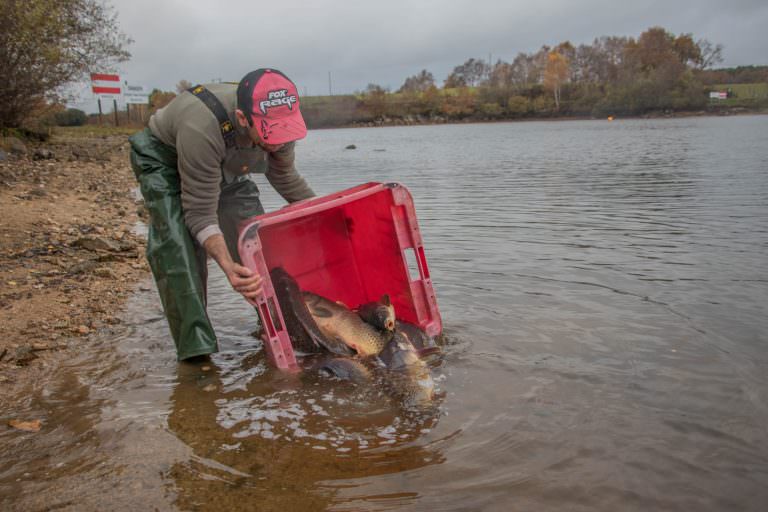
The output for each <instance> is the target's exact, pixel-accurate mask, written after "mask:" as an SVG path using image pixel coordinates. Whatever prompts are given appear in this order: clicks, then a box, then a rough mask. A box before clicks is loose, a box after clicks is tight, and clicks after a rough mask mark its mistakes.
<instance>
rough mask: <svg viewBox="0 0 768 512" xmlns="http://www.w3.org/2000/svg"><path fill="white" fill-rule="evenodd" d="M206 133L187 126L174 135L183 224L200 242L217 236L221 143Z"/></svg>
mask: <svg viewBox="0 0 768 512" xmlns="http://www.w3.org/2000/svg"><path fill="white" fill-rule="evenodd" d="M214 122H215V120H214ZM206 131H207V132H208V133H210V130H205V128H201V127H195V126H194V125H192V124H187V125H185V126H184V127H183V128H181V129H180V130H179V132H178V133H177V134H176V152H177V154H178V167H179V175H180V176H181V205H182V209H183V210H184V221H185V223H186V224H187V227H188V228H189V230H190V231H191V232H192V235H193V236H194V237H196V238H197V239H198V241H199V242H200V243H203V242H204V241H205V239H206V238H208V237H209V236H210V235H213V234H216V233H221V229H220V228H219V219H218V215H217V210H218V206H219V194H220V190H221V189H220V186H221V185H220V184H221V161H222V155H224V152H225V148H224V141H223V140H221V137H220V136H218V137H215V138H214V137H211V136H210V135H209V134H206ZM216 135H218V133H216ZM198 235H202V236H198ZM201 238H202V239H201Z"/></svg>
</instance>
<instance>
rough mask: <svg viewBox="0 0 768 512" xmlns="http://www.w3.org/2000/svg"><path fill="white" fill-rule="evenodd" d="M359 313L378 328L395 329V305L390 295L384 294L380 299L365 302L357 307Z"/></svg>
mask: <svg viewBox="0 0 768 512" xmlns="http://www.w3.org/2000/svg"><path fill="white" fill-rule="evenodd" d="M357 314H358V315H360V318H362V319H363V320H364V321H365V322H367V323H369V324H371V325H372V326H374V327H376V328H377V329H382V330H385V331H394V330H395V320H396V319H395V307H394V306H393V305H392V302H391V301H390V300H389V295H382V296H381V300H380V301H374V302H368V303H366V304H363V305H362V306H360V307H359V308H357Z"/></svg>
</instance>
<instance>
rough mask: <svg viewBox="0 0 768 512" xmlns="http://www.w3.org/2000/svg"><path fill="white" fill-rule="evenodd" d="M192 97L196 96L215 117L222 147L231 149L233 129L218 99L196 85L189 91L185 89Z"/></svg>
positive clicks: (233, 141) (233, 136)
mask: <svg viewBox="0 0 768 512" xmlns="http://www.w3.org/2000/svg"><path fill="white" fill-rule="evenodd" d="M187 90H188V91H189V92H191V93H192V94H193V95H194V96H197V97H198V99H200V101H202V102H203V103H205V106H206V107H208V108H209V109H210V110H211V112H213V115H214V116H216V121H218V122H219V129H220V130H221V136H222V137H223V138H224V145H225V146H226V147H228V148H231V147H232V146H234V145H235V127H234V126H233V125H232V121H230V120H229V116H228V115H227V111H226V110H224V105H222V104H221V102H220V101H219V98H217V97H216V96H214V95H213V93H212V92H211V91H209V90H208V89H206V88H205V87H203V86H202V85H196V86H194V87H192V88H191V89H187Z"/></svg>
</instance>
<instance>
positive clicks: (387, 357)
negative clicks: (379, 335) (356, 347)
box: [378, 331, 435, 406]
mask: <svg viewBox="0 0 768 512" xmlns="http://www.w3.org/2000/svg"><path fill="white" fill-rule="evenodd" d="M378 359H379V361H381V363H382V364H383V365H384V367H385V368H386V369H387V370H388V371H389V372H388V378H387V379H386V380H385V382H384V386H385V387H386V388H387V390H388V391H389V392H390V393H391V394H392V395H394V396H395V397H397V398H399V399H401V400H403V402H405V404H406V405H415V406H423V405H426V404H428V403H430V402H431V401H432V398H433V397H434V394H435V381H434V380H433V379H432V375H431V374H430V371H429V367H428V366H427V364H426V363H425V362H424V361H423V360H422V359H421V358H420V357H419V354H418V351H417V350H416V348H415V347H414V346H413V343H411V342H410V340H409V339H408V338H407V337H406V336H404V335H403V333H401V332H399V331H395V333H394V335H393V336H392V339H391V340H390V341H389V343H387V345H386V346H385V347H384V348H383V350H382V351H381V352H380V353H379V356H378Z"/></svg>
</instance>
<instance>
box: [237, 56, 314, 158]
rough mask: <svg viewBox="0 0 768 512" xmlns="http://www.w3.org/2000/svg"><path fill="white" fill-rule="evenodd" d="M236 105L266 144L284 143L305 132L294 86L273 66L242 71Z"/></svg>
mask: <svg viewBox="0 0 768 512" xmlns="http://www.w3.org/2000/svg"><path fill="white" fill-rule="evenodd" d="M237 107H238V108H239V109H240V110H242V111H243V113H244V114H245V116H246V117H247V118H248V123H249V124H250V125H251V126H255V127H256V130H257V131H258V132H259V137H261V140H262V141H264V142H265V143H267V144H284V143H286V142H291V141H294V140H298V139H302V138H304V137H305V136H306V135H307V125H306V124H304V118H302V117H301V112H300V111H299V93H298V91H297V90H296V86H295V85H294V83H293V82H291V80H290V79H289V78H288V77H287V76H285V75H284V74H282V73H281V72H280V71H278V70H276V69H269V68H262V69H257V70H256V71H251V72H250V73H248V74H247V75H245V76H244V77H243V79H242V80H240V83H239V84H238V86H237Z"/></svg>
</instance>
